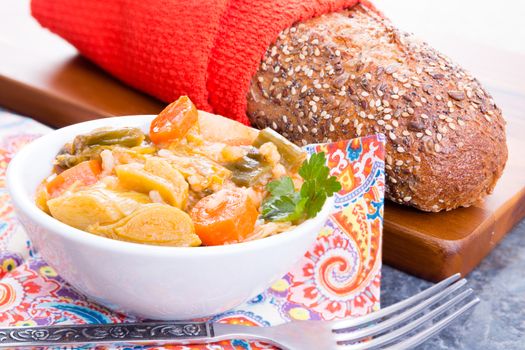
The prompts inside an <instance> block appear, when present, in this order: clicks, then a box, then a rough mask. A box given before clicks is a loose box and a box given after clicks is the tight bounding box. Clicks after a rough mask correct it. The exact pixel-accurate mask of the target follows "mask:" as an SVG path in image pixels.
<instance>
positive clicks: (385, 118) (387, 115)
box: [383, 114, 392, 120]
mask: <svg viewBox="0 0 525 350" xmlns="http://www.w3.org/2000/svg"><path fill="white" fill-rule="evenodd" d="M383 119H384V120H390V119H392V116H391V115H390V114H385V116H384V117H383Z"/></svg>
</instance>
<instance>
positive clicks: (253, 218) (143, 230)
mask: <svg viewBox="0 0 525 350" xmlns="http://www.w3.org/2000/svg"><path fill="white" fill-rule="evenodd" d="M224 132H225V133H227V132H228V130H224ZM325 161H326V160H325V156H324V154H323V153H320V154H315V155H313V156H312V157H310V159H309V160H307V159H306V153H305V152H304V151H303V150H302V149H301V148H299V147H298V146H296V145H295V144H293V143H291V142H290V141H288V140H286V139H285V138H283V137H282V136H281V135H279V134H277V133H276V132H275V131H273V130H271V129H264V130H261V131H259V132H258V134H257V136H256V137H255V138H254V139H253V140H252V141H251V142H245V143H243V144H238V143H232V142H229V141H228V140H227V139H225V141H223V142H220V141H217V140H210V139H207V138H206V136H205V135H204V134H203V133H201V128H200V125H199V118H198V111H197V109H196V108H195V106H194V105H193V103H192V102H191V101H190V99H189V98H187V97H186V96H183V97H181V98H179V99H178V100H177V101H175V102H173V103H172V104H170V105H169V106H168V107H166V109H164V110H163V111H162V112H161V113H160V114H159V115H158V116H157V117H156V118H155V119H154V120H153V121H152V122H151V125H150V129H149V134H144V133H143V132H142V131H141V130H140V129H138V128H131V127H126V128H101V129H96V130H93V131H92V132H90V133H88V134H84V135H78V136H76V137H75V138H74V140H72V141H71V142H70V143H68V144H66V145H64V146H63V147H62V149H61V150H60V152H59V153H58V154H57V156H56V157H55V164H54V165H55V167H54V172H53V174H51V175H50V176H49V177H48V178H47V179H45V180H44V181H43V182H42V184H41V185H40V186H39V188H38V189H37V193H36V203H37V205H38V206H39V208H41V209H42V210H43V211H45V212H46V213H48V214H49V215H51V216H53V217H54V218H56V219H58V220H60V221H62V222H63V223H65V224H68V225H70V226H72V227H75V228H78V229H81V230H84V231H87V232H90V233H92V234H95V235H100V236H104V237H108V238H112V239H117V240H123V241H129V242H135V243H143V244H153V245H167V246H180V247H195V246H201V245H208V246H209V245H222V244H231V243H238V242H243V241H248V240H254V239H259V238H264V237H267V236H270V235H275V234H278V233H280V232H283V231H286V230H289V229H290V228H292V227H293V226H295V225H298V224H300V223H301V222H303V221H304V220H306V219H308V218H311V217H314V216H315V215H316V214H317V213H318V212H319V211H320V210H321V208H322V206H323V204H324V202H325V200H326V198H327V197H329V196H332V195H333V193H335V192H337V191H338V190H339V189H340V184H339V183H338V182H337V181H336V179H335V178H334V177H333V176H330V175H329V171H328V168H327V167H326V165H325Z"/></svg>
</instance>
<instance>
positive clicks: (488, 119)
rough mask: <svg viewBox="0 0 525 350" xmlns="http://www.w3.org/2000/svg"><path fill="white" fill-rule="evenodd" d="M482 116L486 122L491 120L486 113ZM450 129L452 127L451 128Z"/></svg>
mask: <svg viewBox="0 0 525 350" xmlns="http://www.w3.org/2000/svg"><path fill="white" fill-rule="evenodd" d="M484 117H485V119H486V120H487V121H488V122H491V121H492V119H490V117H489V116H488V115H486V114H485V115H484ZM451 129H452V128H451Z"/></svg>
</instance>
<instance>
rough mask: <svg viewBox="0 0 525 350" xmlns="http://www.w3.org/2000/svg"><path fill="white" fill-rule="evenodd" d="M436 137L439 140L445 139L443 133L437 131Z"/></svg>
mask: <svg viewBox="0 0 525 350" xmlns="http://www.w3.org/2000/svg"><path fill="white" fill-rule="evenodd" d="M436 137H437V139H438V141H441V140H442V139H443V135H441V134H440V133H437V134H436Z"/></svg>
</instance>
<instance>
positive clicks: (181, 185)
mask: <svg viewBox="0 0 525 350" xmlns="http://www.w3.org/2000/svg"><path fill="white" fill-rule="evenodd" d="M144 170H146V171H147V172H148V173H150V174H153V175H156V176H159V177H162V178H163V179H166V180H168V181H169V182H170V183H171V184H172V185H173V188H174V191H175V193H174V197H175V198H176V199H177V203H176V204H175V206H176V207H177V208H181V209H184V208H185V207H186V203H187V201H188V188H189V185H188V183H187V182H186V180H185V179H184V176H182V174H181V173H180V172H179V171H178V170H177V169H175V167H173V166H172V165H171V164H170V163H169V162H168V161H166V160H164V159H162V158H159V157H151V158H148V159H147V160H146V163H145V164H144Z"/></svg>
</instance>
